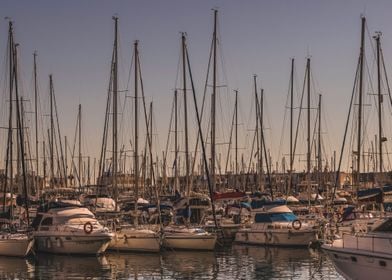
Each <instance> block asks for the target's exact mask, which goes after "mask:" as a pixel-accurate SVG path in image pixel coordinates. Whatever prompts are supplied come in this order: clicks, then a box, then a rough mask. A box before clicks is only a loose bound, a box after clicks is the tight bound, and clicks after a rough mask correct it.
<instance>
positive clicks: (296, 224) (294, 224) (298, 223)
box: [291, 220, 302, 230]
mask: <svg viewBox="0 0 392 280" xmlns="http://www.w3.org/2000/svg"><path fill="white" fill-rule="evenodd" d="M291 226H292V227H293V229H296V230H299V229H300V228H301V227H302V223H301V221H300V220H294V221H293V222H292V223H291Z"/></svg>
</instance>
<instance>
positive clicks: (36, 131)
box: [33, 52, 39, 196]
mask: <svg viewBox="0 0 392 280" xmlns="http://www.w3.org/2000/svg"><path fill="white" fill-rule="evenodd" d="M33 57H34V116H35V162H36V170H35V172H36V174H35V188H36V191H37V195H38V196H39V186H38V184H39V177H38V174H39V155H38V153H39V151H38V83H37V52H34V54H33Z"/></svg>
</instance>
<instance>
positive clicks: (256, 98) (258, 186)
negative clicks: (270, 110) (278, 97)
mask: <svg viewBox="0 0 392 280" xmlns="http://www.w3.org/2000/svg"><path fill="white" fill-rule="evenodd" d="M256 78H257V76H256V75H253V81H254V91H255V104H256V105H255V109H256V110H255V112H256V131H255V135H256V144H257V165H258V170H257V175H258V176H257V184H256V186H257V190H260V187H261V177H260V165H261V153H262V150H261V149H262V148H263V147H260V143H261V141H260V138H261V134H260V133H259V119H260V106H259V104H260V103H259V97H258V94H257V81H256Z"/></svg>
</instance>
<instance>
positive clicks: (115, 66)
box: [112, 16, 118, 211]
mask: <svg viewBox="0 0 392 280" xmlns="http://www.w3.org/2000/svg"><path fill="white" fill-rule="evenodd" d="M113 20H114V54H113V56H114V62H113V64H114V65H113V81H112V82H113V128H112V129H113V136H112V137H113V143H112V145H113V154H112V157H113V162H112V169H113V174H112V180H113V182H112V184H113V188H114V201H115V204H116V211H118V188H117V117H118V116H117V101H118V100H117V99H118V97H117V93H118V92H117V90H118V89H117V86H118V77H117V71H118V53H117V52H118V50H117V49H118V45H117V43H118V38H117V36H118V35H117V32H118V17H116V16H114V17H113Z"/></svg>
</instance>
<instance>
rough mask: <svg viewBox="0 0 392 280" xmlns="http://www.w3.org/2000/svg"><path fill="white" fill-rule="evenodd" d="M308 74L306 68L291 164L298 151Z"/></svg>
mask: <svg viewBox="0 0 392 280" xmlns="http://www.w3.org/2000/svg"><path fill="white" fill-rule="evenodd" d="M307 75H308V74H307V71H306V70H305V75H304V82H303V86H302V95H301V101H300V105H299V108H300V109H299V113H298V120H297V127H296V131H295V138H294V147H293V159H292V163H291V164H290V166H291V165H293V164H294V159H295V152H296V149H297V139H298V133H299V125H300V122H301V115H302V102H303V99H304V95H305V86H306V77H307Z"/></svg>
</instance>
